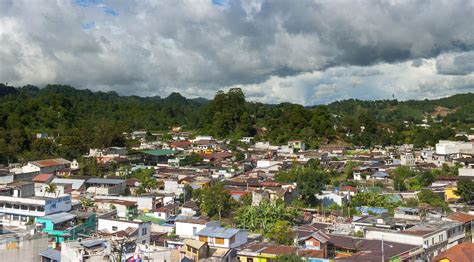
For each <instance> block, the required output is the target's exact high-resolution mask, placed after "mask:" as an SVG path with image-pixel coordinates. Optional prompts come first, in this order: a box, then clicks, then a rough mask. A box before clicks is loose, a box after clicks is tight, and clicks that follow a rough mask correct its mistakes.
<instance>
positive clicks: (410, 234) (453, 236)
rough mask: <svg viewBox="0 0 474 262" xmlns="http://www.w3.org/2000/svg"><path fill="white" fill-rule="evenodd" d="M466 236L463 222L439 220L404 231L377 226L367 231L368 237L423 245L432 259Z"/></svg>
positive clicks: (366, 235)
mask: <svg viewBox="0 0 474 262" xmlns="http://www.w3.org/2000/svg"><path fill="white" fill-rule="evenodd" d="M464 236H465V234H464V229H463V225H462V224H461V223H459V222H452V221H439V220H435V221H430V222H424V223H421V224H418V225H416V226H413V227H411V228H408V229H405V230H402V231H394V230H384V229H377V228H366V231H365V237H366V238H367V239H377V240H381V239H382V238H383V239H384V240H386V241H391V242H396V243H404V244H410V245H416V246H423V249H424V251H423V252H425V254H426V255H427V256H428V257H429V258H430V259H432V258H433V257H435V256H437V255H438V254H439V253H440V252H441V251H443V250H445V249H447V248H450V247H452V246H455V245H457V244H459V243H461V242H462V241H463V240H464Z"/></svg>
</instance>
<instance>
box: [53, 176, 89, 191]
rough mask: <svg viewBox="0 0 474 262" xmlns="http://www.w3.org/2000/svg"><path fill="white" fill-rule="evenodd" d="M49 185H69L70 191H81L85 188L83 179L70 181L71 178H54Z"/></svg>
mask: <svg viewBox="0 0 474 262" xmlns="http://www.w3.org/2000/svg"><path fill="white" fill-rule="evenodd" d="M51 183H54V184H70V185H71V189H72V190H81V189H84V188H85V183H86V180H85V179H75V178H74V179H72V178H58V177H56V178H54V179H53V180H52V181H51Z"/></svg>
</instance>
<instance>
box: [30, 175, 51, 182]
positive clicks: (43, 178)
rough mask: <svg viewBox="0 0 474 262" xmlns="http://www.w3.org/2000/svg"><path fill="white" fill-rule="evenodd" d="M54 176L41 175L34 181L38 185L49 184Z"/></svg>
mask: <svg viewBox="0 0 474 262" xmlns="http://www.w3.org/2000/svg"><path fill="white" fill-rule="evenodd" d="M53 176H54V175H53V174H39V175H37V176H35V177H34V178H33V179H32V181H33V182H37V183H48V182H49V181H50V180H51V179H52V178H53Z"/></svg>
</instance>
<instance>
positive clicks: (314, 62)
mask: <svg viewBox="0 0 474 262" xmlns="http://www.w3.org/2000/svg"><path fill="white" fill-rule="evenodd" d="M473 14H474V4H473V2H472V1H467V0H464V1H463V0H458V1H421V0H420V1H380V0H372V1H370V0H367V1H344V2H343V1H322V0H321V1H312V0H300V1H288V0H272V1H256V0H241V1H237V0H235V1H233V0H226V1H219V2H218V3H217V4H216V2H215V1H214V2H213V1H211V0H206V1H204V0H193V1H184V0H177V1H146V0H140V1H138V0H137V1H97V0H75V1H43V2H41V3H40V2H35V1H33V2H32V1H27V0H24V1H21V0H20V1H1V2H0V44H1V46H2V49H1V50H0V54H1V56H0V63H1V67H0V77H1V78H2V80H1V81H3V82H12V83H14V84H19V85H21V84H38V85H43V84H46V83H52V82H57V83H65V84H71V85H74V86H76V87H80V88H91V89H95V90H99V89H100V90H115V91H117V92H119V93H121V94H138V95H167V94H169V93H170V92H172V91H179V92H182V93H183V94H184V95H191V96H200V95H201V96H206V97H209V96H212V94H214V92H215V91H216V90H218V89H220V88H229V87H230V86H247V90H248V92H249V93H250V94H252V96H253V97H256V98H258V96H260V95H261V94H265V96H264V97H260V98H258V99H260V100H261V101H281V100H282V99H283V100H284V98H285V97H291V96H285V92H290V91H288V90H290V89H291V87H293V88H296V89H298V90H300V91H299V92H295V93H296V94H300V96H301V97H300V98H298V97H292V98H291V99H292V100H291V101H294V102H298V101H299V102H302V103H303V102H304V103H312V102H319V101H323V100H318V97H317V96H311V95H310V94H312V93H313V91H314V90H313V88H314V85H315V83H319V82H318V81H317V79H312V80H309V79H306V77H309V76H312V77H316V76H317V77H322V78H326V79H328V80H327V81H326V82H328V83H329V84H328V83H326V82H325V83H319V84H320V85H322V84H324V88H319V89H317V90H320V91H319V94H321V95H323V93H324V95H325V96H326V97H330V98H331V99H338V98H342V97H344V98H345V97H346V96H349V95H351V96H357V94H362V93H363V94H364V96H365V95H367V94H368V95H371V92H370V89H368V88H367V87H364V88H360V86H361V85H362V84H364V83H366V82H367V81H368V80H367V79H377V80H378V81H379V82H380V84H381V85H383V84H386V85H389V83H390V81H392V83H393V82H396V81H395V80H396V79H393V78H391V77H390V76H389V75H388V73H387V72H386V71H383V70H381V69H380V68H379V67H380V66H379V65H383V64H388V65H390V64H393V65H397V64H400V63H404V62H410V64H413V66H417V67H418V68H419V69H420V70H421V72H432V70H431V69H432V68H431V67H430V66H431V64H430V63H420V61H422V60H421V59H426V60H427V61H428V60H430V59H436V60H437V63H436V68H437V72H438V73H439V74H449V75H469V74H471V72H472V71H473V70H472V63H471V62H472V52H471V50H473V48H474V30H472V21H473V19H474V17H473ZM443 59H444V60H443ZM450 59H451V60H450ZM413 60H414V61H415V62H413ZM382 67H383V66H382ZM331 68H339V69H338V70H330V69H331ZM340 68H342V69H340ZM344 68H346V69H347V70H344ZM395 69H399V70H411V69H407V67H405V66H395V67H394V70H395ZM344 71H347V72H344ZM435 71H436V70H435ZM314 72H319V73H317V74H313V73H314ZM381 72H382V73H381ZM435 73H436V72H435ZM395 75H398V74H395ZM299 76H301V77H299ZM278 78H281V79H284V82H285V83H287V84H288V85H289V86H291V87H290V88H284V89H279V88H273V89H271V90H273V91H271V92H274V93H268V92H263V91H262V90H260V89H259V88H258V87H255V86H256V84H259V83H262V85H264V83H270V82H274V81H277V82H278V81H280V80H278ZM338 78H340V79H338ZM301 79H305V80H304V81H303V82H301V83H300V82H298V83H297V82H293V81H302V80H301ZM410 79H413V78H410ZM436 79H438V78H436ZM469 79H470V78H469V77H468V78H466V79H463V80H462V81H468V82H469V81H470V80H469ZM441 80H443V79H442V78H440V81H441ZM282 81H283V80H282ZM413 81H415V80H413ZM450 81H455V80H450ZM331 83H332V84H331ZM334 83H338V84H334ZM341 85H347V86H348V88H351V89H347V90H346V89H345V87H344V86H341ZM424 85H429V86H430V85H431V84H426V83H424ZM370 86H371V85H370ZM463 86H469V85H463ZM250 87H252V88H254V89H255V90H249V88H250ZM341 88H342V89H343V90H346V91H345V92H341V93H340V94H338V93H337V92H336V91H337V90H341ZM414 88H416V86H415V87H414ZM331 90H333V92H336V93H335V94H331V95H329V94H330V92H331ZM415 90H418V89H415ZM450 90H451V89H450ZM323 91H324V92H323ZM452 91H453V90H452ZM269 92H270V91H269ZM278 92H283V93H278ZM407 92H409V91H407ZM454 92H455V90H454ZM383 94H385V93H383ZM372 97H374V98H375V97H378V94H373V95H372ZM267 98H268V99H267ZM308 99H310V100H308ZM324 101H326V100H324Z"/></svg>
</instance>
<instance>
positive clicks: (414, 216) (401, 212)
mask: <svg viewBox="0 0 474 262" xmlns="http://www.w3.org/2000/svg"><path fill="white" fill-rule="evenodd" d="M394 218H399V219H407V220H418V221H421V220H422V219H423V216H422V214H421V211H420V210H419V209H418V208H410V207H398V208H396V209H395V213H394Z"/></svg>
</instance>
